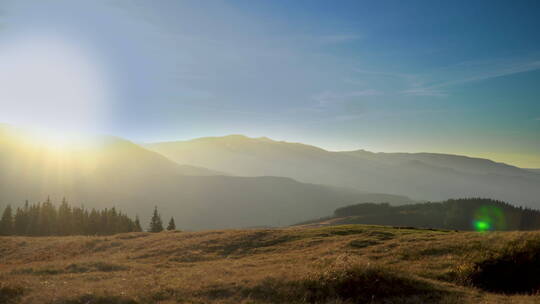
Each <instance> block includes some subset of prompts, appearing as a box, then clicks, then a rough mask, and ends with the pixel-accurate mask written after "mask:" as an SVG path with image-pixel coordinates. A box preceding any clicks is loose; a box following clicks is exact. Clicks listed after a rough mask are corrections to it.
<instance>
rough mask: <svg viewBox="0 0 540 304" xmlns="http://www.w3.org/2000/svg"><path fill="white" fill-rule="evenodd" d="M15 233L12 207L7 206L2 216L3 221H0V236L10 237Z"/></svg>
mask: <svg viewBox="0 0 540 304" xmlns="http://www.w3.org/2000/svg"><path fill="white" fill-rule="evenodd" d="M12 233H13V212H12V210H11V205H7V207H6V209H4V213H3V214H2V219H1V220H0V235H10V234H12Z"/></svg>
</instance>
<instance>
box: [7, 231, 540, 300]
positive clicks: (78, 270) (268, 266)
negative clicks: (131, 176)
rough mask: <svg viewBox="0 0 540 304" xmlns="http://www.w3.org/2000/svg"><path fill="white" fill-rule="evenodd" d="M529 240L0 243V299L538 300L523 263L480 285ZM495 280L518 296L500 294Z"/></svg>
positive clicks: (168, 236) (524, 236)
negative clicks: (486, 272)
mask: <svg viewBox="0 0 540 304" xmlns="http://www.w3.org/2000/svg"><path fill="white" fill-rule="evenodd" d="M539 238H540V235H539V233H537V232H532V233H531V232H529V233H517V232H504V233H491V234H479V233H474V232H468V233H463V232H448V231H429V230H411V229H396V228H391V227H382V226H363V225H350V226H339V227H326V228H317V229H305V228H294V229H271V230H269V229H265V230H227V231H205V232H196V233H186V232H162V233H157V234H149V233H130V234H119V235H115V236H109V237H41V238H31V237H2V238H0V245H1V246H0V250H1V251H0V252H1V254H0V302H2V303H33V304H45V303H130V304H142V303H222V304H228V303H235V304H236V303H255V304H262V303H280V304H281V303H298V304H300V303H336V304H346V303H447V304H448V303H456V304H457V303H538V301H539V300H540V298H539V296H538V294H537V293H536V295H534V294H535V293H534V291H535V290H538V289H537V288H538V287H540V285H538V283H540V282H539V280H538V276H537V271H538V266H533V264H528V260H524V259H521V260H519V259H514V260H512V261H513V263H515V264H512V266H513V268H512V269H516V271H515V272H508V270H509V269H508V268H506V272H505V271H504V268H501V269H491V270H490V272H489V273H490V277H489V278H485V277H482V273H483V272H481V271H480V270H478V269H483V268H482V267H483V266H482V265H484V264H486V263H489V265H497V261H505V259H507V258H508V257H512V256H520V254H522V253H528V254H530V253H531V252H530V251H531V250H538V248H537V245H534V244H538V239H539ZM509 246H511V247H513V248H518V249H514V251H507V248H509ZM535 246H536V247H535ZM486 265H487V264H486ZM531 266H532V267H531ZM524 267H526V268H524ZM527 269H529V270H527ZM493 270H494V271H493ZM510 270H511V269H510ZM531 274H532V275H533V276H531V277H529V275H531ZM535 277H536V279H534V278H535ZM490 278H491V279H490ZM531 278H532V279H531ZM467 282H469V283H467ZM470 282H473V284H474V286H476V287H477V288H471V286H470V285H469V284H471V283H470ZM494 282H495V283H497V282H500V283H502V284H503V285H504V286H506V287H503V288H516V289H505V290H504V291H505V294H498V293H496V291H499V292H500V291H501V290H498V289H497V290H491V291H490V289H491V288H492V287H494V285H493V283H494ZM527 282H529V283H527ZM520 286H521V287H526V288H531V289H528V290H523V289H521V287H520ZM529 286H532V287H529ZM481 289H484V290H486V291H481ZM513 293H521V295H512V294H513ZM527 293H531V295H527Z"/></svg>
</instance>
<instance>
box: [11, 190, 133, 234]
mask: <svg viewBox="0 0 540 304" xmlns="http://www.w3.org/2000/svg"><path fill="white" fill-rule="evenodd" d="M140 225H141V224H140V223H139V222H138V219H136V221H134V220H132V219H130V218H129V217H128V216H127V215H125V214H123V213H122V212H119V211H117V210H116V208H114V207H113V208H111V209H105V210H101V211H99V210H95V209H92V211H88V210H86V209H85V208H84V207H71V206H70V205H69V204H68V202H67V201H66V200H65V199H64V200H62V203H61V204H60V206H59V207H58V208H56V207H55V206H54V204H53V203H52V202H51V201H50V199H47V200H46V201H45V202H43V203H37V204H33V205H29V204H28V202H26V203H25V205H24V207H23V208H17V210H16V211H15V215H13V211H12V209H11V206H9V205H8V206H7V207H6V208H5V210H4V212H3V216H2V219H1V220H0V234H3V235H30V236H39V235H43V236H46V235H94V234H99V235H110V234H115V233H122V232H132V231H141V230H142V229H140Z"/></svg>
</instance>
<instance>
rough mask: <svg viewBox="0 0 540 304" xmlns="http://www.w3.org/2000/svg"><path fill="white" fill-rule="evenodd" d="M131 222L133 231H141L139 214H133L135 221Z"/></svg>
mask: <svg viewBox="0 0 540 304" xmlns="http://www.w3.org/2000/svg"><path fill="white" fill-rule="evenodd" d="M133 224H134V226H135V229H134V231H137V232H141V231H142V227H141V221H139V216H138V215H136V216H135V222H134V223H133Z"/></svg>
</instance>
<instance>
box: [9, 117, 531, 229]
mask: <svg viewBox="0 0 540 304" xmlns="http://www.w3.org/2000/svg"><path fill="white" fill-rule="evenodd" d="M47 196H51V198H52V199H53V200H56V201H57V202H58V201H59V200H60V199H61V198H62V197H66V198H67V199H68V200H69V201H70V202H71V203H72V204H73V205H78V204H84V206H85V207H87V208H93V207H97V208H105V207H111V206H116V207H118V208H121V209H122V210H124V211H126V212H128V214H130V215H135V214H138V215H139V216H140V217H141V220H142V221H143V223H145V222H146V221H147V220H148V218H149V216H150V214H151V211H152V208H153V207H154V206H158V208H159V210H160V212H161V213H162V215H163V217H164V218H165V219H164V220H168V217H169V216H174V217H175V219H176V222H177V223H178V227H179V228H180V229H218V228H236V227H254V226H280V225H290V224H294V223H297V222H301V221H305V220H310V219H313V218H318V217H323V216H326V215H328V214H330V213H331V212H332V211H333V210H335V209H336V208H339V207H342V206H346V205H350V204H354V203H363V202H388V203H391V204H394V205H399V204H405V203H410V202H415V201H426V200H430V201H436V200H444V199H450V198H460V197H486V198H493V199H499V200H504V201H507V202H510V203H512V204H516V205H526V206H531V207H540V205H539V204H540V200H539V198H540V174H539V173H538V171H536V170H526V169H521V168H517V167H514V166H510V165H506V164H502V163H496V162H493V161H490V160H487V159H479V158H470V157H465V156H458V155H446V154H432V153H413V154H411V153H373V152H368V151H364V150H357V151H345V152H332V151H327V150H324V149H321V148H318V147H314V146H310V145H305V144H300V143H288V142H281V141H274V140H271V139H268V138H264V137H263V138H249V137H246V136H242V135H230V136H224V137H206V138H199V139H194V140H189V141H177V142H163V143H153V144H144V145H140V144H136V143H133V142H130V141H128V140H125V139H122V138H118V137H99V138H97V139H95V140H94V141H92V142H91V143H88V142H86V143H85V144H80V145H74V146H72V147H70V148H69V149H66V148H58V147H56V146H55V145H51V144H50V143H48V142H47V141H46V140H36V137H35V136H33V135H31V134H29V133H27V132H26V131H22V130H20V129H16V128H13V127H10V126H6V125H0V208H1V207H3V206H5V205H6V204H12V205H14V206H15V207H16V206H19V205H22V204H23V203H24V201H25V200H29V201H31V202H37V201H43V200H45V199H46V198H47Z"/></svg>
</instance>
